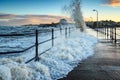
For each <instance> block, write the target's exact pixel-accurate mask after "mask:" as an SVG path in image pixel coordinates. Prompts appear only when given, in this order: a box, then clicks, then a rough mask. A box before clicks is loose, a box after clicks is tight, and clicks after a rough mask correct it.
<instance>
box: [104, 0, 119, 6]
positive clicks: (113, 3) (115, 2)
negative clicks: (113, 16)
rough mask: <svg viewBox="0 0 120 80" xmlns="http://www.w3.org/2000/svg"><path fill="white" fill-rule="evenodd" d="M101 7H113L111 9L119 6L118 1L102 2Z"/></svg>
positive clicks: (106, 0) (108, 0)
mask: <svg viewBox="0 0 120 80" xmlns="http://www.w3.org/2000/svg"><path fill="white" fill-rule="evenodd" d="M103 2H104V3H103V4H102V5H103V6H113V7H119V6H120V0H103Z"/></svg>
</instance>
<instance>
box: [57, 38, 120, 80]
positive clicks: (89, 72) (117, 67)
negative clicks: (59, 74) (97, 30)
mask: <svg viewBox="0 0 120 80" xmlns="http://www.w3.org/2000/svg"><path fill="white" fill-rule="evenodd" d="M59 80H120V46H119V45H117V46H115V45H114V44H111V43H110V42H108V41H106V40H100V41H99V43H98V44H97V45H96V47H95V54H94V55H93V56H91V57H89V58H87V59H86V60H83V61H81V62H80V63H79V65H78V66H77V67H75V68H74V70H72V71H71V72H70V73H69V74H68V75H67V76H66V77H64V78H62V79H59Z"/></svg>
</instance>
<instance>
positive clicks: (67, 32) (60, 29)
mask: <svg viewBox="0 0 120 80" xmlns="http://www.w3.org/2000/svg"><path fill="white" fill-rule="evenodd" d="M74 29H75V27H69V28H59V29H51V30H49V31H47V32H50V33H51V38H50V39H47V40H45V41H42V42H39V41H38V37H39V34H40V33H46V32H40V31H39V30H36V31H35V33H34V32H33V33H27V34H0V37H11V36H12V37H13V36H18V37H19V36H31V35H32V36H35V44H33V45H31V46H29V47H28V48H26V49H23V50H18V51H7V52H0V55H1V54H15V53H23V52H25V51H27V50H29V49H31V48H33V47H35V56H34V57H33V58H31V59H29V60H28V61H26V62H25V63H29V62H31V61H32V60H35V61H39V56H40V55H42V54H44V53H46V52H47V51H49V50H50V49H51V48H52V47H53V46H54V43H55V42H54V40H55V39H57V38H58V37H59V36H57V37H56V36H55V33H54V32H55V31H59V32H60V34H61V35H62V33H63V30H64V31H65V32H64V35H65V38H67V37H70V33H71V31H73V30H74ZM49 41H51V44H52V46H51V48H49V49H47V50H44V51H43V52H41V53H38V49H39V45H40V44H44V43H46V42H49Z"/></svg>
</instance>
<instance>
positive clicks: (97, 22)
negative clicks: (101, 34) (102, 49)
mask: <svg viewBox="0 0 120 80" xmlns="http://www.w3.org/2000/svg"><path fill="white" fill-rule="evenodd" d="M93 11H95V12H96V13H97V36H98V11H97V10H95V9H93Z"/></svg>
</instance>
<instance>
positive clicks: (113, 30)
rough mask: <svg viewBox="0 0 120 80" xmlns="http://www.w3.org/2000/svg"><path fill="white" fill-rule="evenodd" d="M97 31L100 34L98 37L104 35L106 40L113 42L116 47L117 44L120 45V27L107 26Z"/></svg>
mask: <svg viewBox="0 0 120 80" xmlns="http://www.w3.org/2000/svg"><path fill="white" fill-rule="evenodd" d="M96 31H97V33H98V37H99V36H100V34H101V33H102V34H104V39H107V40H109V41H111V42H112V43H114V44H115V45H116V44H117V43H120V33H119V32H120V27H116V26H110V27H109V26H105V27H103V28H97V29H96ZM99 33H100V34H99Z"/></svg>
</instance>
